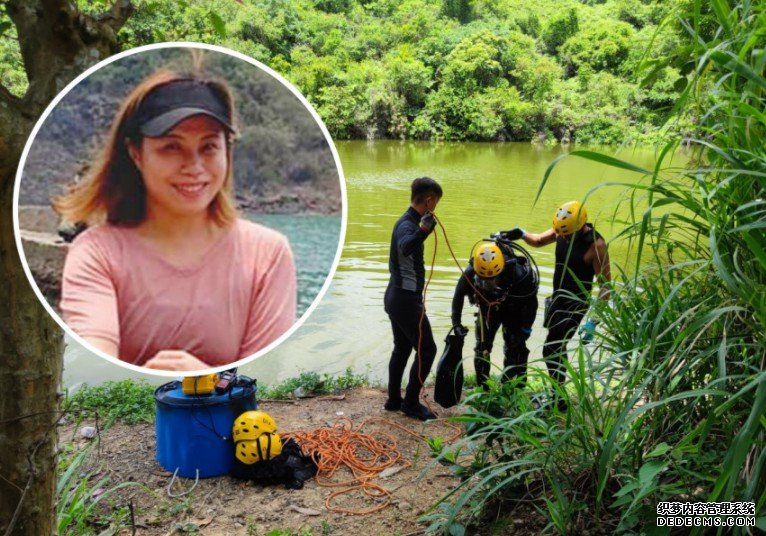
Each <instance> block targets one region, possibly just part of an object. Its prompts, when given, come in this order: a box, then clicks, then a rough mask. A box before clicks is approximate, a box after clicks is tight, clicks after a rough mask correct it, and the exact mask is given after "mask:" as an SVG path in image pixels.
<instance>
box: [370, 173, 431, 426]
mask: <svg viewBox="0 0 766 536" xmlns="http://www.w3.org/2000/svg"><path fill="white" fill-rule="evenodd" d="M410 189H411V195H410V203H411V204H410V207H409V208H408V209H407V211H406V212H405V213H404V214H403V215H402V217H401V218H399V220H398V221H397V222H396V225H394V230H393V233H392V234H391V249H390V253H389V258H388V259H389V260H388V271H389V272H390V273H391V278H390V279H389V282H388V287H387V288H386V295H385V299H384V304H385V311H386V313H387V314H388V318H389V319H390V320H391V329H392V330H393V333H394V350H393V352H392V353H391V360H390V362H389V364H388V400H386V403H385V405H384V408H385V409H386V410H388V411H397V410H400V409H401V410H402V411H403V412H404V413H405V414H406V415H408V416H410V417H413V418H416V419H420V420H423V421H425V420H428V419H435V418H436V415H434V414H433V413H432V412H431V411H430V410H429V409H428V408H426V407H425V406H424V405H423V404H421V403H420V400H419V398H420V390H421V388H422V387H423V380H425V378H426V377H427V376H428V373H429V372H430V371H431V365H432V364H433V361H434V358H435V357H436V343H435V342H434V337H433V334H432V333H431V324H430V323H429V321H428V317H427V316H426V315H425V312H424V311H423V307H424V305H423V287H424V285H425V264H424V262H423V242H425V240H426V238H428V235H429V234H431V232H432V231H433V230H434V227H436V218H435V217H434V215H433V211H434V209H436V205H437V204H438V203H439V200H440V199H441V197H442V188H441V186H439V184H438V183H437V182H436V181H435V180H433V179H431V178H428V177H421V178H418V179H415V180H414V181H412V185H411V187H410ZM413 348H414V349H415V352H416V355H415V362H414V363H413V364H412V367H411V368H410V379H409V383H408V384H407V390H406V393H405V395H404V399H402V395H401V386H402V378H403V376H404V369H405V368H406V366H407V361H408V359H409V357H410V354H411V353H412V350H413Z"/></svg>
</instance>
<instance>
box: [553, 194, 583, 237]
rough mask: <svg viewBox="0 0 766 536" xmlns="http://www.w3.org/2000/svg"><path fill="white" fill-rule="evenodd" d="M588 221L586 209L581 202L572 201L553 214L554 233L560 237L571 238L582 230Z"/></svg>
mask: <svg viewBox="0 0 766 536" xmlns="http://www.w3.org/2000/svg"><path fill="white" fill-rule="evenodd" d="M587 221H588V213H587V212H586V211H585V207H584V206H582V204H580V202H579V201H570V202H569V203H564V204H563V205H561V206H560V207H559V208H558V209H557V210H556V212H554V213H553V231H554V232H555V233H556V234H557V235H559V236H569V235H571V234H574V233H575V232H577V231H579V230H580V229H582V226H583V225H585V223H586V222H587Z"/></svg>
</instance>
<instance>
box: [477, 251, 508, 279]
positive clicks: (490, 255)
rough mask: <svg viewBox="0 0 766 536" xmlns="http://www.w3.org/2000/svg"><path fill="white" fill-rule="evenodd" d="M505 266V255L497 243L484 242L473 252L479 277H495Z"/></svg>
mask: <svg viewBox="0 0 766 536" xmlns="http://www.w3.org/2000/svg"><path fill="white" fill-rule="evenodd" d="M504 267H505V257H503V252H502V251H501V250H500V248H499V247H498V245H497V244H493V243H489V242H488V243H484V244H482V245H480V246H479V248H478V249H477V250H476V253H474V254H473V269H474V270H475V271H476V274H477V275H478V276H479V277H485V278H486V277H495V276H496V275H499V274H500V272H502V271H503V268H504Z"/></svg>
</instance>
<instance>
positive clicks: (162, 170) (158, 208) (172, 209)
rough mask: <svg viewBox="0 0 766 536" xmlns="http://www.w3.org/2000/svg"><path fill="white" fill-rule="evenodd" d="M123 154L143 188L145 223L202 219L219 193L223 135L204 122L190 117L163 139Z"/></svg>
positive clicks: (224, 157) (215, 124)
mask: <svg viewBox="0 0 766 536" xmlns="http://www.w3.org/2000/svg"><path fill="white" fill-rule="evenodd" d="M128 148H129V149H128V150H129V152H130V156H131V158H132V159H133V162H135V164H136V166H137V167H138V170H139V171H140V172H141V176H142V177H143V180H144V185H145V186H146V193H147V216H148V217H149V218H151V217H152V216H153V215H158V214H166V215H172V216H190V215H194V214H197V213H203V212H205V211H206V210H207V207H208V205H210V203H211V202H212V201H213V199H214V198H215V196H216V194H217V193H218V192H219V191H220V190H221V188H222V187H223V183H224V179H225V178H226V172H227V165H228V164H227V161H228V159H227V154H226V134H225V131H224V129H223V127H222V125H221V124H220V123H219V122H218V121H216V120H215V119H212V118H210V117H208V116H205V115H197V116H193V117H190V118H189V119H186V120H184V121H182V122H181V123H179V124H178V125H176V126H175V127H174V128H173V129H172V130H171V131H170V132H168V133H167V134H166V135H164V136H161V137H158V138H149V137H145V138H144V139H143V142H142V143H141V145H140V147H136V146H133V145H131V144H128Z"/></svg>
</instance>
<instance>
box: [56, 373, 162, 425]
mask: <svg viewBox="0 0 766 536" xmlns="http://www.w3.org/2000/svg"><path fill="white" fill-rule="evenodd" d="M154 389H155V387H154V386H152V385H149V384H148V383H146V382H144V381H134V380H122V381H108V382H104V383H103V384H102V385H97V386H89V385H85V386H83V387H81V388H80V389H78V390H77V391H75V392H74V393H72V394H69V393H67V396H66V397H65V399H64V402H63V404H62V407H63V409H64V411H65V412H68V413H73V414H77V415H78V416H79V418H93V417H94V416H95V414H96V412H98V414H99V416H100V417H101V418H103V419H105V421H106V422H107V424H108V423H111V422H114V421H116V420H121V421H122V422H124V423H125V424H136V423H139V422H147V423H151V422H154Z"/></svg>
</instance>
